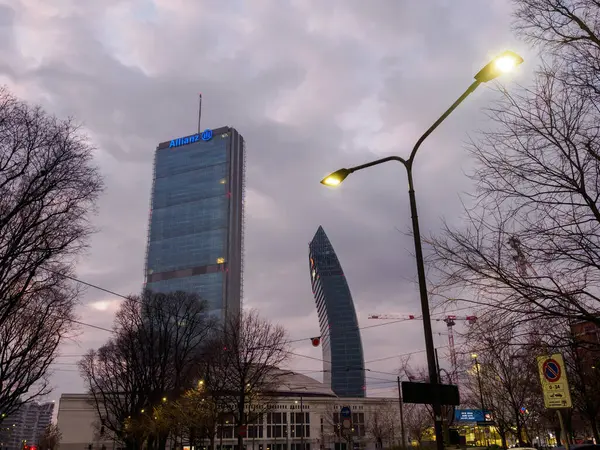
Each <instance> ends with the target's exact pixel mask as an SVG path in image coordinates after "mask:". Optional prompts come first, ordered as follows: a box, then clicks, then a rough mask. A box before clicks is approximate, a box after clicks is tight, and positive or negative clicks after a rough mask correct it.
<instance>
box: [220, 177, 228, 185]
mask: <svg viewBox="0 0 600 450" xmlns="http://www.w3.org/2000/svg"><path fill="white" fill-rule="evenodd" d="M226 181H227V180H225V178H221V179H220V180H219V183H221V184H225V182H226Z"/></svg>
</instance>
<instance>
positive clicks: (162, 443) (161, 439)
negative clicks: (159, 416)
mask: <svg viewBox="0 0 600 450" xmlns="http://www.w3.org/2000/svg"><path fill="white" fill-rule="evenodd" d="M168 440H169V433H161V434H160V435H159V436H158V439H157V442H156V444H157V446H158V450H165V449H166V448H167V441H168Z"/></svg>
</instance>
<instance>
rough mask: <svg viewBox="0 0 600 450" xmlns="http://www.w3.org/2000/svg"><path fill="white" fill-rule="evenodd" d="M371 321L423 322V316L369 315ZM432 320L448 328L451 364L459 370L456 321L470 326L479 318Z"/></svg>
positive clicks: (434, 318)
mask: <svg viewBox="0 0 600 450" xmlns="http://www.w3.org/2000/svg"><path fill="white" fill-rule="evenodd" d="M369 319H378V320H402V319H404V320H423V318H422V317H421V316H415V315H413V314H369ZM431 320H434V321H436V322H445V323H446V325H447V326H448V347H449V348H450V363H451V364H452V370H454V371H456V370H457V367H456V366H457V361H456V349H455V348H454V331H453V330H452V329H453V327H454V325H456V321H457V320H458V321H464V322H467V323H468V324H469V325H472V324H474V323H475V322H477V316H452V315H451V316H445V317H440V318H437V317H432V318H431Z"/></svg>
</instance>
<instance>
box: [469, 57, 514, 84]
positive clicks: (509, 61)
mask: <svg viewBox="0 0 600 450" xmlns="http://www.w3.org/2000/svg"><path fill="white" fill-rule="evenodd" d="M522 63H523V58H521V57H520V56H519V55H517V54H516V53H515V52H511V51H510V50H507V51H505V52H504V53H501V54H500V55H498V56H496V57H495V58H494V59H492V60H491V61H490V62H489V63H487V64H486V65H485V67H484V68H483V69H481V70H480V71H479V72H478V73H477V75H475V80H477V81H479V82H480V83H487V82H488V81H492V80H493V79H495V78H498V77H499V76H500V75H503V74H505V73H509V72H512V71H514V70H515V69H516V68H517V67H518V66H519V65H521V64H522Z"/></svg>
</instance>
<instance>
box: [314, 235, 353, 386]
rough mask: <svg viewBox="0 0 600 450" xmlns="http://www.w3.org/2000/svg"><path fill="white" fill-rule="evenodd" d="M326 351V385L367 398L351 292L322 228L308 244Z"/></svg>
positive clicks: (324, 352)
mask: <svg viewBox="0 0 600 450" xmlns="http://www.w3.org/2000/svg"><path fill="white" fill-rule="evenodd" d="M308 249H309V251H308V256H309V264H310V278H311V283H312V291H313V295H314V297H315V302H316V304H317V313H318V315H319V325H320V327H321V346H322V348H323V361H324V362H323V370H324V375H323V381H324V383H325V384H328V385H330V386H331V389H332V390H333V392H335V393H336V394H337V395H338V396H340V397H364V396H365V372H364V366H365V363H364V356H363V348H362V342H361V339H360V330H359V329H358V320H357V319H356V311H355V310H354V303H353V302H352V295H351V294H350V288H349V287H348V283H347V282H346V278H345V276H344V272H343V270H342V266H341V265H340V262H339V260H338V257H337V255H336V254H335V251H334V250H333V246H332V245H331V242H329V238H328V237H327V235H326V234H325V231H324V230H323V227H321V226H319V229H318V230H317V232H316V234H315V236H314V238H313V240H312V241H311V242H310V243H309V244H308Z"/></svg>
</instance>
